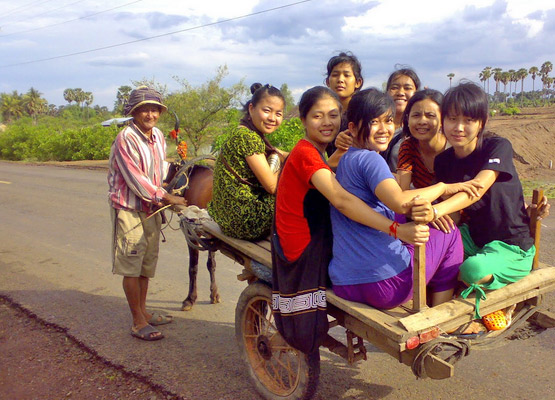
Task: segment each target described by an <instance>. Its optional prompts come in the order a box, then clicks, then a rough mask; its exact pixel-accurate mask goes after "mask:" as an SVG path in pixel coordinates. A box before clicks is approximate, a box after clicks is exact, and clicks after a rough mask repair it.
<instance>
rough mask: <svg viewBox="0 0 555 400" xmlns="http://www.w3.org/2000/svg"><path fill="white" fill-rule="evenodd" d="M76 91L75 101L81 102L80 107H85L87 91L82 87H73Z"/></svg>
mask: <svg viewBox="0 0 555 400" xmlns="http://www.w3.org/2000/svg"><path fill="white" fill-rule="evenodd" d="M73 92H74V93H75V101H76V102H77V104H79V108H83V102H84V101H85V97H86V96H85V92H84V91H83V89H81V88H75V89H73Z"/></svg>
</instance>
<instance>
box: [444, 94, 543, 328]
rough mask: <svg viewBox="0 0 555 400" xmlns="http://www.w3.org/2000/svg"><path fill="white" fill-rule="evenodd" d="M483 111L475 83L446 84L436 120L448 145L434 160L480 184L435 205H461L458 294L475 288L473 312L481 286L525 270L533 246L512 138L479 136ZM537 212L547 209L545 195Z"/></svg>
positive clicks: (452, 176) (450, 174) (451, 177)
mask: <svg viewBox="0 0 555 400" xmlns="http://www.w3.org/2000/svg"><path fill="white" fill-rule="evenodd" d="M488 112H489V110H488V99H487V95H486V93H485V92H484V91H483V90H482V88H481V87H480V86H478V85H475V84H473V83H461V84H460V85H458V86H456V87H453V88H452V89H449V90H448V91H447V93H446V94H445V98H444V100H443V104H442V106H441V124H442V126H443V132H444V133H445V136H446V137H447V140H448V141H449V143H450V144H451V146H452V147H451V148H450V149H447V150H446V151H444V152H443V153H441V154H439V155H438V156H437V157H436V159H435V163H434V170H435V171H436V176H437V178H438V180H441V181H444V182H461V181H463V180H465V179H469V178H474V179H475V180H476V181H478V182H480V183H481V185H482V186H483V187H482V188H480V190H479V192H480V196H477V197H475V198H468V197H467V196H464V195H461V194H455V195H453V196H451V197H450V198H448V199H447V200H445V201H443V202H441V203H439V204H437V205H436V206H435V210H436V214H437V215H438V216H440V217H441V216H443V215H448V214H450V213H453V212H455V211H458V210H461V209H464V210H465V211H464V212H465V217H466V223H465V224H463V225H461V226H460V231H461V234H462V237H463V243H464V252H465V257H466V259H465V261H464V263H463V264H462V265H461V270H460V279H461V280H462V281H463V282H465V283H466V284H467V285H469V287H468V289H467V290H465V291H464V292H463V293H462V295H463V297H466V296H468V294H469V293H471V292H472V291H477V292H478V293H477V294H476V299H477V304H476V317H478V316H479V303H478V301H479V299H480V297H482V296H484V291H483V290H484V289H488V290H494V289H499V288H501V287H503V286H505V285H507V284H508V283H511V282H516V281H518V280H519V279H521V278H523V277H524V276H526V275H528V274H529V273H530V270H531V267H532V261H533V258H534V254H535V252H536V249H535V247H534V243H533V239H532V237H531V236H530V230H529V222H530V219H529V216H528V214H527V210H526V206H525V203H524V197H523V193H522V186H521V184H520V181H519V179H518V175H517V172H516V169H515V166H514V164H513V149H512V146H511V143H510V142H509V141H508V140H507V139H505V138H502V137H487V138H486V137H484V128H485V125H486V123H487V120H488ZM538 212H539V213H540V215H543V216H546V215H547V214H549V205H548V204H547V202H546V201H545V202H544V203H543V204H542V205H541V206H540V210H538ZM456 216H457V214H453V215H452V217H453V219H455V217H456Z"/></svg>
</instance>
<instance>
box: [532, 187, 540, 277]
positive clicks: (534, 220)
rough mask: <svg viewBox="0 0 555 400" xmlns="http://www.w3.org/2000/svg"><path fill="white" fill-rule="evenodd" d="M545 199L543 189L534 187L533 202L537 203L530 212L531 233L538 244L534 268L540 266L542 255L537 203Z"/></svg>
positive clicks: (536, 244) (535, 243)
mask: <svg viewBox="0 0 555 400" xmlns="http://www.w3.org/2000/svg"><path fill="white" fill-rule="evenodd" d="M542 201H543V189H534V193H533V195H532V204H535V205H536V208H532V212H531V213H530V233H531V234H532V237H533V238H534V246H536V255H535V256H534V261H533V263H532V269H537V268H538V263H539V257H540V237H541V228H542V224H541V221H538V209H537V205H538V204H540V203H541V202H542Z"/></svg>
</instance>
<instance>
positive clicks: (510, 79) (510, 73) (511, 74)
mask: <svg viewBox="0 0 555 400" xmlns="http://www.w3.org/2000/svg"><path fill="white" fill-rule="evenodd" d="M507 73H508V83H509V96H511V94H512V93H513V90H512V83H513V82H515V75H516V71H515V70H514V69H510V70H508V71H507Z"/></svg>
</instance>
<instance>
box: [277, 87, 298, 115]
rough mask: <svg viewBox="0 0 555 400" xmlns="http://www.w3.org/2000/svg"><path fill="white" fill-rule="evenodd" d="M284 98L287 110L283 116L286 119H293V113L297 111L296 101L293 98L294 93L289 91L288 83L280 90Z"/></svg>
mask: <svg viewBox="0 0 555 400" xmlns="http://www.w3.org/2000/svg"><path fill="white" fill-rule="evenodd" d="M279 90H280V92H281V94H283V98H284V99H285V110H283V111H284V112H283V115H284V117H285V118H289V117H291V115H290V114H291V113H292V112H293V111H294V110H295V99H294V98H293V93H291V90H289V86H288V85H287V83H284V84H283V85H281V87H280V88H279Z"/></svg>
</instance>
